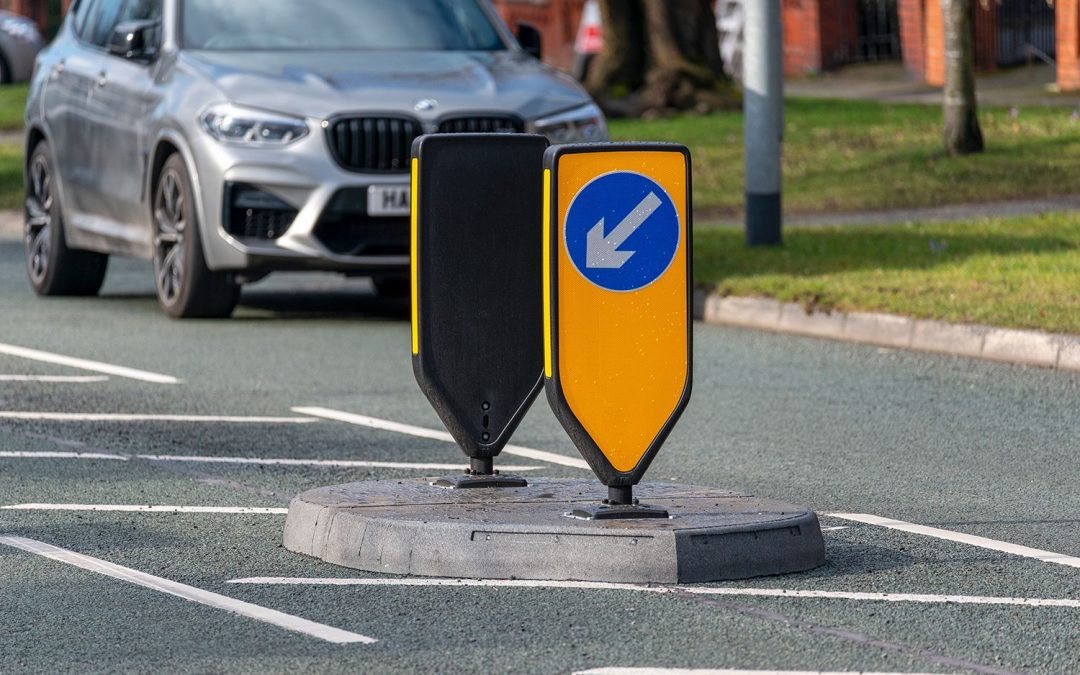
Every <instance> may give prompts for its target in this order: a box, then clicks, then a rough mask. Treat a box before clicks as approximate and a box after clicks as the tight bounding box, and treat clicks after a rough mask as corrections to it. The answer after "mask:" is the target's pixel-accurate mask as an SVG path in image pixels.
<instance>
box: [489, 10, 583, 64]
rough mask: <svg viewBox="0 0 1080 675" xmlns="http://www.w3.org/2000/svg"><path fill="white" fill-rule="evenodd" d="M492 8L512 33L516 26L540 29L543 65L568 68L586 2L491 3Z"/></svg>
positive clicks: (571, 60)
mask: <svg viewBox="0 0 1080 675" xmlns="http://www.w3.org/2000/svg"><path fill="white" fill-rule="evenodd" d="M493 4H494V5H495V8H496V9H497V10H499V14H501V15H502V17H503V20H504V21H506V23H507V24H508V25H509V26H510V28H511V29H513V28H514V24H517V23H531V24H532V25H534V26H536V27H537V28H538V29H540V33H541V34H542V35H543V40H544V61H546V62H548V63H550V64H551V65H553V66H555V67H556V68H563V69H568V68H569V67H570V65H571V63H573V58H574V40H575V38H576V37H577V29H578V25H580V23H581V12H582V9H583V8H584V7H585V0H494V3H493Z"/></svg>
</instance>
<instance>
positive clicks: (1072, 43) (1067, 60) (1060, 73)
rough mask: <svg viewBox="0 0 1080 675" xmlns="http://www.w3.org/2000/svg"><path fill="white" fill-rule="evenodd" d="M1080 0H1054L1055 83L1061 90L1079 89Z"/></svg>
mask: <svg viewBox="0 0 1080 675" xmlns="http://www.w3.org/2000/svg"><path fill="white" fill-rule="evenodd" d="M1078 5H1080V0H1056V2H1055V7H1056V8H1057V17H1056V19H1057V83H1058V86H1059V87H1060V88H1061V90H1062V91H1077V90H1080V11H1078Z"/></svg>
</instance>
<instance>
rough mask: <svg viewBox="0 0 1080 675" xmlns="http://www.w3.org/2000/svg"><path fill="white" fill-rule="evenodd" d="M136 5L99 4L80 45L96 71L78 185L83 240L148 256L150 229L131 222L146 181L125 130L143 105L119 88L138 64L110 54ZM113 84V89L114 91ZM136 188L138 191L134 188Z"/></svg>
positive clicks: (113, 0) (103, 0) (101, 0)
mask: <svg viewBox="0 0 1080 675" xmlns="http://www.w3.org/2000/svg"><path fill="white" fill-rule="evenodd" d="M130 1H132V0H94V5H93V8H92V10H91V16H90V17H89V18H88V19H87V24H86V26H85V28H84V30H83V33H82V35H81V42H82V44H83V46H84V51H86V52H87V53H88V54H89V56H88V58H87V61H88V63H89V65H90V66H91V68H90V72H89V79H90V82H91V85H90V93H89V96H88V98H87V99H86V102H85V105H84V107H83V109H82V111H81V120H80V121H81V123H82V125H83V129H84V134H85V137H86V140H85V142H84V143H80V146H79V154H80V157H79V159H78V161H77V162H76V163H77V164H78V165H80V166H82V165H85V166H86V168H87V171H86V172H85V175H80V176H79V178H78V179H77V180H76V187H77V189H78V192H79V194H78V201H79V206H80V213H79V214H78V222H77V227H78V229H79V230H81V231H82V232H81V233H82V234H85V235H87V236H88V237H92V238H94V239H97V240H99V241H103V242H104V244H105V246H106V247H107V248H108V249H109V250H110V251H112V252H115V253H122V254H130V255H139V256H144V255H145V254H146V253H147V249H148V247H149V244H148V241H147V239H148V236H147V235H146V234H145V229H146V228H145V227H139V226H138V224H136V223H134V222H132V218H131V215H132V213H133V212H134V209H133V207H132V206H131V202H132V201H133V200H134V201H137V200H138V198H139V190H138V187H137V183H138V181H139V177H140V176H141V170H140V167H139V161H138V158H137V152H136V151H132V150H131V149H130V147H128V145H129V140H130V139H129V137H128V135H127V134H126V133H125V132H123V131H121V127H122V126H123V125H131V124H133V123H134V118H135V115H134V114H133V112H132V110H133V109H137V108H139V102H138V101H128V100H124V98H123V97H122V95H121V88H120V87H118V86H117V82H119V81H124V80H129V79H131V77H132V73H131V71H130V68H131V67H135V66H134V64H130V63H127V62H126V61H125V60H124V59H122V58H120V57H115V56H111V55H110V54H109V53H108V51H107V47H108V43H109V38H110V37H111V36H112V33H113V30H114V29H115V28H116V26H117V25H118V24H119V23H120V22H121V21H122V20H123V18H124V13H125V10H126V7H127V5H128V2H130ZM110 83H111V84H112V86H111V87H110ZM132 185H136V187H134V188H133V187H132Z"/></svg>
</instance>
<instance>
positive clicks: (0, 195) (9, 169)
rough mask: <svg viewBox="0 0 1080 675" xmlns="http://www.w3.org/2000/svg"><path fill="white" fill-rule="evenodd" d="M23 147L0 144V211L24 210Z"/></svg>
mask: <svg viewBox="0 0 1080 675" xmlns="http://www.w3.org/2000/svg"><path fill="white" fill-rule="evenodd" d="M22 203H23V149H22V145H12V144H0V209H18V208H22Z"/></svg>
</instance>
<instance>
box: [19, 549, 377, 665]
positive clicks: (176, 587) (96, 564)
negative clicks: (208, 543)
mask: <svg viewBox="0 0 1080 675" xmlns="http://www.w3.org/2000/svg"><path fill="white" fill-rule="evenodd" d="M0 544H4V545H7V546H11V547H14V548H17V549H20V550H22V551H26V552H27V553H33V554H34V555H39V556H42V557H44V558H48V559H50V560H55V561H57V562H62V563H65V564H67V565H74V566H75V567H79V568H81V569H84V570H89V571H91V572H95V573H97V574H103V575H105V576H107V577H112V578H113V579H119V580H120V581H126V582H128V583H131V584H135V585H136V586H142V587H143V588H149V589H151V590H155V591H159V592H161V593H167V594H169V595H175V596H176V597H179V598H183V599H184V600H189V601H191V602H197V603H199V604H202V605H206V606H208V607H214V608H216V609H223V610H225V611H228V612H232V613H234V614H239V615H240V616H246V617H248V618H251V619H256V620H258V621H263V622H265V623H269V624H272V625H274V626H278V627H280V628H284V629H285V630H290V631H293V632H296V633H302V634H304V635H308V636H311V637H314V638H319V639H320V640H326V641H327V642H333V643H336V644H350V643H361V644H372V643H374V642H376V640H375V638H371V637H368V636H366V635H360V634H359V633H351V632H349V631H346V630H341V629H340V628H334V627H333V626H327V625H325V624H321V623H315V622H314V621H308V620H307V619H302V618H300V617H298V616H293V615H291V614H285V613H284V612H279V611H277V610H275V609H270V608H268V607H262V606H260V605H254V604H251V603H250V602H244V601H242V600H236V599H234V598H230V597H227V596H224V595H218V594H217V593H211V592H210V591H205V590H203V589H201V588H195V587H194V586H188V585H187V584H181V583H179V582H176V581H170V580H169V579H163V578H161V577H156V576H154V575H152V574H146V573H145V572H140V571H138V570H133V569H131V568H130V567H122V566H120V565H116V564H113V563H110V562H106V561H104V560H100V559H98V558H92V557H90V556H88V555H83V554H81V553H75V552H74V551H68V550H67V549H63V548H60V547H58V546H53V545H51V544H46V543H43V542H40V541H35V540H33V539H24V538H23V537H0Z"/></svg>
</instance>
